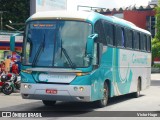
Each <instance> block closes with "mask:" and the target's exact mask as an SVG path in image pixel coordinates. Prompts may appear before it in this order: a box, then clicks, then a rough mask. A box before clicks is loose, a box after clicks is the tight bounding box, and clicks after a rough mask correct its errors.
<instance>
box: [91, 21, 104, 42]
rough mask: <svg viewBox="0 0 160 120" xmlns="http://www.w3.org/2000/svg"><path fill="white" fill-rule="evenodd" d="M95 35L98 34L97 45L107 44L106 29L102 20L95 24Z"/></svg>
mask: <svg viewBox="0 0 160 120" xmlns="http://www.w3.org/2000/svg"><path fill="white" fill-rule="evenodd" d="M94 30H95V33H97V34H98V39H97V40H96V42H97V43H103V44H104V45H106V44H107V42H106V38H105V33H104V28H103V24H102V21H101V20H98V21H97V22H96V23H95V27H94Z"/></svg>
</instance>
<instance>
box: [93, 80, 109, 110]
mask: <svg viewBox="0 0 160 120" xmlns="http://www.w3.org/2000/svg"><path fill="white" fill-rule="evenodd" d="M108 98H109V88H108V84H107V82H104V93H103V99H101V100H98V101H96V105H97V107H99V108H102V107H105V106H106V105H107V103H108Z"/></svg>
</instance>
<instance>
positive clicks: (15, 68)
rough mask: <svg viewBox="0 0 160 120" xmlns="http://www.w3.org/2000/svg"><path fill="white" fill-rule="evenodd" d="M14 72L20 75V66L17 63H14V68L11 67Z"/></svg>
mask: <svg viewBox="0 0 160 120" xmlns="http://www.w3.org/2000/svg"><path fill="white" fill-rule="evenodd" d="M11 71H12V73H14V74H16V75H18V74H19V71H18V66H17V64H16V63H13V65H12V68H11Z"/></svg>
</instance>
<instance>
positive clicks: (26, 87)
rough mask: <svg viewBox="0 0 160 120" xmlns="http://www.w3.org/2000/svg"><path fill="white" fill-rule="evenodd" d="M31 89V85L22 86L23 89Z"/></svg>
mask: <svg viewBox="0 0 160 120" xmlns="http://www.w3.org/2000/svg"><path fill="white" fill-rule="evenodd" d="M31 87H32V85H26V84H25V85H24V88H25V89H31Z"/></svg>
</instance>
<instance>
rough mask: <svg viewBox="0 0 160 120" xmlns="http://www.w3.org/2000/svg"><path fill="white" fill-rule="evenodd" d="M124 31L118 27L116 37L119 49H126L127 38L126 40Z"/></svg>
mask: <svg viewBox="0 0 160 120" xmlns="http://www.w3.org/2000/svg"><path fill="white" fill-rule="evenodd" d="M124 37H125V36H124V29H122V28H121V27H119V26H116V36H115V40H116V45H117V47H121V48H124V47H125V46H124V45H125V38H124Z"/></svg>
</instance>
